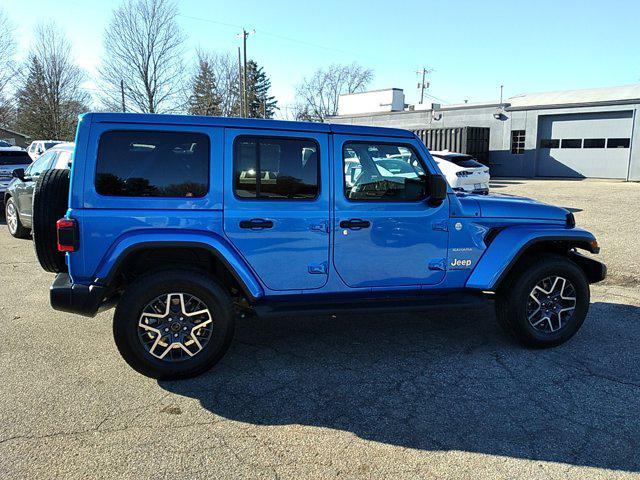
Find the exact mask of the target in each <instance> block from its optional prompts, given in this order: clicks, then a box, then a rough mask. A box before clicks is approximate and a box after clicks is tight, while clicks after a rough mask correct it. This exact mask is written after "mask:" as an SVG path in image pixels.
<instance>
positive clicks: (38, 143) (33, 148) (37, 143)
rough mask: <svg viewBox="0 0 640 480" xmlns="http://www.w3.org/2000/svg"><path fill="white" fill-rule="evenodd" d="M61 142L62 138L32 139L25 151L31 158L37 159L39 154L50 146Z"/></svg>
mask: <svg viewBox="0 0 640 480" xmlns="http://www.w3.org/2000/svg"><path fill="white" fill-rule="evenodd" d="M59 143H63V141H62V140H34V141H33V142H31V145H29V147H28V148H27V152H28V153H29V156H30V157H31V160H37V159H38V157H39V156H40V155H42V154H43V153H44V152H46V151H47V150H49V149H50V148H51V147H54V146H55V145H58V144H59Z"/></svg>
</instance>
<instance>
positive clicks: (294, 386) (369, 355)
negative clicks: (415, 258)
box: [159, 303, 640, 471]
mask: <svg viewBox="0 0 640 480" xmlns="http://www.w3.org/2000/svg"><path fill="white" fill-rule="evenodd" d="M639 343H640V308H638V307H633V306H629V305H622V304H613V303H594V304H592V306H591V311H590V314H589V318H588V319H587V321H586V322H585V325H584V326H583V328H582V330H581V331H580V332H579V333H578V334H577V335H576V337H574V338H573V339H572V340H571V341H570V342H569V343H567V344H565V345H563V346H561V347H557V348H555V349H550V350H529V349H525V348H522V347H520V346H519V345H516V344H515V343H513V342H512V341H511V340H510V339H509V338H508V337H506V336H505V335H504V334H502V332H501V331H500V330H499V329H498V327H497V325H496V321H495V317H494V315H493V311H492V308H491V306H490V305H488V306H487V307H486V308H482V309H480V310H477V311H469V310H466V311H465V310H452V311H448V312H446V313H445V312H441V313H437V314H434V313H431V314H426V315H424V314H423V315H419V314H411V315H396V316H391V315H388V316H375V317H374V316H357V317H337V318H335V317H333V318H327V317H322V318H320V317H310V318H305V319H300V318H298V319H292V318H289V319H274V320H264V319H248V320H245V321H242V322H240V323H239V325H238V329H237V331H236V339H235V342H234V344H233V345H232V347H231V349H230V351H229V353H228V354H227V356H226V357H225V359H224V360H223V361H222V362H221V363H220V364H219V365H218V366H217V367H216V368H215V369H214V370H212V371H211V372H209V373H208V374H206V375H204V376H201V377H198V378H195V379H192V380H187V381H181V382H159V384H160V386H161V387H162V388H164V389H166V390H168V391H171V392H174V393H177V394H180V395H185V396H188V397H192V398H195V399H198V400H199V401H200V403H201V404H202V406H203V407H204V408H206V409H207V410H209V411H211V412H212V413H214V414H216V415H219V416H222V417H224V418H228V419H233V420H237V421H241V422H247V423H251V424H256V425H288V424H302V425H310V426H317V427H325V428H332V429H339V430H343V431H349V432H353V433H354V434H356V435H358V436H359V437H361V438H364V439H368V440H372V441H376V442H382V443H387V444H392V445H398V446H401V447H408V448H413V449H424V450H433V451H435V450H438V451H446V450H460V451H468V452H478V453H484V454H491V455H502V456H508V457H517V458H523V459H531V460H544V461H553V462H562V463H567V464H573V465H583V466H593V467H601V468H610V469H616V470H626V471H640V456H639V455H638V443H639V442H640V422H639V421H638V412H640V371H639V369H638V364H639V363H640V351H639V350H638V348H637V347H638V344H639Z"/></svg>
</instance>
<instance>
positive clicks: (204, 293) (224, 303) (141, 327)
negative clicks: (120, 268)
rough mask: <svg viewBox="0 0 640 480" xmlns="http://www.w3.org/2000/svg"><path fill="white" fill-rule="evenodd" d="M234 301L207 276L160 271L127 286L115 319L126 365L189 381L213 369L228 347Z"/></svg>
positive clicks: (156, 376) (121, 351)
mask: <svg viewBox="0 0 640 480" xmlns="http://www.w3.org/2000/svg"><path fill="white" fill-rule="evenodd" d="M234 322H235V318H234V310H233V303H232V301H231V298H230V297H229V295H228V294H227V292H226V291H225V290H224V289H223V288H222V287H221V286H220V285H218V284H217V283H216V282H215V281H213V280H212V279H211V278H209V277H207V276H205V275H203V274H201V273H197V272H190V271H164V272H159V273H156V274H150V275H148V276H146V277H143V278H141V279H139V280H138V281H137V282H136V283H134V284H132V285H131V286H129V287H128V288H127V289H126V290H125V292H124V294H123V295H122V298H121V299H120V302H119V303H118V306H117V307H116V312H115V315H114V319H113V333H114V338H115V342H116V345H117V347H118V350H119V351H120V353H121V354H122V356H123V358H124V359H125V361H126V362H127V363H128V364H129V365H130V366H131V367H133V368H134V369H135V370H137V371H138V372H140V373H142V374H143V375H147V376H149V377H153V378H158V379H165V380H175V379H180V378H188V377H193V376H195V375H198V374H200V373H203V372H205V371H206V370H208V369H210V368H211V367H213V366H214V365H215V364H216V363H217V362H218V361H219V360H220V359H221V358H222V356H223V355H224V353H225V352H226V351H227V349H228V348H229V344H230V343H231V340H232V338H233V330H234Z"/></svg>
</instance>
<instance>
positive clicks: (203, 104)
mask: <svg viewBox="0 0 640 480" xmlns="http://www.w3.org/2000/svg"><path fill="white" fill-rule="evenodd" d="M221 103H222V98H221V97H220V94H219V93H218V88H217V79H216V78H215V74H214V72H213V68H212V66H211V63H210V62H209V60H208V59H207V58H204V57H203V56H200V58H199V59H198V73H197V74H196V75H195V77H194V78H193V80H192V84H191V95H190V96H189V109H188V111H189V113H190V114H191V115H207V116H219V115H221V114H222V108H221Z"/></svg>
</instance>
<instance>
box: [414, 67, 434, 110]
mask: <svg viewBox="0 0 640 480" xmlns="http://www.w3.org/2000/svg"><path fill="white" fill-rule="evenodd" d="M431 72H433V69H432V68H430V69H427V68H426V67H422V69H421V70H418V71H417V72H416V73H417V74H418V75H420V74H422V82H420V83H418V88H419V89H420V104H421V105H422V104H423V103H424V91H425V90H426V89H427V88H429V82H427V74H429V73H431Z"/></svg>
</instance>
